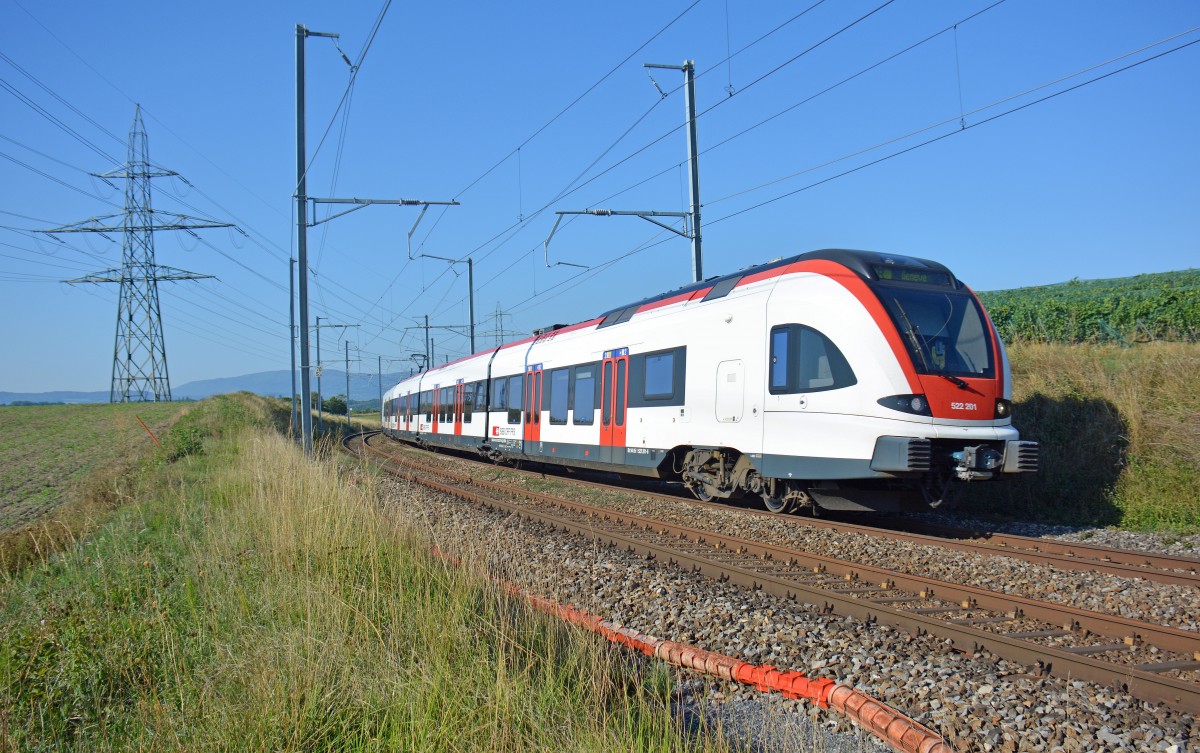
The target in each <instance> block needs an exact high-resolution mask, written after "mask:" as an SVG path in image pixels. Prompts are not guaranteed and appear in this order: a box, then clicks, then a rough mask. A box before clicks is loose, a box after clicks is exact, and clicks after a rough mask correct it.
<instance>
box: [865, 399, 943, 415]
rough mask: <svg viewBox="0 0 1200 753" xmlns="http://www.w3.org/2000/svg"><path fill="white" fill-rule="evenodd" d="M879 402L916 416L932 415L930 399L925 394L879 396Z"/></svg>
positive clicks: (884, 405) (886, 406)
mask: <svg viewBox="0 0 1200 753" xmlns="http://www.w3.org/2000/svg"><path fill="white" fill-rule="evenodd" d="M878 402H879V404H880V405H882V406H883V407H885V408H891V409H892V410H898V411H900V412H902V413H911V414H912V415H914V416H932V415H933V414H932V413H931V412H930V410H929V400H928V399H926V397H925V396H924V395H891V396H889V397H881V398H879V401H878Z"/></svg>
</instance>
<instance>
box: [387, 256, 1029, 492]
mask: <svg viewBox="0 0 1200 753" xmlns="http://www.w3.org/2000/svg"><path fill="white" fill-rule="evenodd" d="M381 421H382V427H383V431H384V432H385V433H386V434H388V435H390V436H392V437H394V438H396V439H399V440H401V441H405V442H410V443H415V444H418V445H421V446H425V447H432V448H447V449H456V450H464V451H469V452H472V453H479V454H481V455H483V456H485V457H487V458H490V459H492V460H495V461H498V462H517V463H524V462H535V463H543V464H554V465H559V466H565V467H566V468H567V469H568V470H575V469H592V470H599V471H611V472H615V473H618V474H622V475H627V476H642V477H652V478H656V479H662V480H664V481H667V482H678V483H682V484H683V485H684V486H686V487H687V489H689V490H690V491H691V492H692V493H693V494H694V495H695V496H696V497H697V498H699V499H701V500H705V501H710V500H732V499H738V500H744V499H747V498H748V499H750V500H751V501H755V498H757V500H761V503H762V504H763V505H764V506H765V507H766V509H767V510H770V511H771V512H775V513H786V512H790V511H794V510H798V509H802V508H807V509H809V510H811V511H812V512H819V511H821V510H856V511H888V510H896V509H905V508H911V507H913V506H916V507H918V508H925V509H927V508H929V507H938V506H940V505H943V504H945V503H947V502H948V501H950V500H953V499H955V497H956V495H958V494H960V492H961V489H963V488H965V487H966V486H967V485H968V484H971V483H977V482H984V481H988V482H991V481H992V480H994V479H1000V478H1004V477H1013V476H1015V475H1017V474H1023V473H1032V472H1036V471H1037V469H1038V462H1039V452H1038V443H1037V442H1035V441H1030V440H1025V439H1021V437H1020V435H1019V432H1018V431H1017V429H1016V428H1015V427H1013V425H1012V375H1011V370H1010V367H1009V361H1008V356H1007V353H1006V352H1005V349H1004V344H1003V342H1001V340H1000V337H999V336H998V334H997V332H996V328H995V326H994V325H993V324H992V322H991V319H990V318H989V317H988V314H987V312H986V311H985V309H984V307H983V305H982V304H981V303H980V301H979V299H978V297H977V296H976V295H975V294H974V292H972V291H971V289H970V288H968V287H967V286H966V285H965V284H963V283H962V282H961V281H960V280H959V279H958V278H957V277H955V276H954V274H953V273H952V272H951V271H950V270H949V269H948V268H947V267H945V266H943V265H942V264H939V263H937V262H934V261H929V260H927V259H920V258H915V257H908V256H901V255H896V254H886V253H876V252H871V251H855V250H847V249H826V250H820V251H812V252H809V253H805V254H800V255H798V256H793V257H790V258H781V259H777V260H774V261H771V262H768V263H765V264H760V265H758V266H752V267H749V268H746V269H743V270H741V271H738V272H736V273H733V274H728V275H725V276H721V277H716V278H711V279H708V280H705V281H703V282H700V283H695V284H692V285H689V286H686V287H682V288H679V289H677V290H673V291H671V292H668V293H664V294H661V295H657V296H653V297H650V298H647V299H645V300H642V301H638V302H636V303H631V304H626V305H623V306H619V307H617V308H614V309H612V310H610V311H607V312H606V313H604V314H603V315H601V316H597V317H595V318H592V319H589V320H587V321H583V322H579V323H576V324H571V325H557V324H556V325H553V326H550V327H546V328H544V329H541V330H535V331H534V333H533V334H532V335H531V336H530V337H527V338H525V339H522V340H518V341H516V342H510V343H506V344H504V345H500V346H498V347H495V348H492V349H489V350H486V351H482V352H479V353H474V354H472V355H469V356H466V357H464V358H460V359H458V360H456V361H452V362H449V363H446V364H443V365H440V366H434V367H431V368H428V369H427V370H424V371H421V372H420V373H418V374H414V375H412V376H410V377H408V378H406V379H404V380H402V381H400V382H399V383H398V384H396V385H395V386H393V387H392V388H391V389H389V390H388V391H387V392H386V393H385V395H384V400H383V404H382V406H381ZM755 503H757V502H755Z"/></svg>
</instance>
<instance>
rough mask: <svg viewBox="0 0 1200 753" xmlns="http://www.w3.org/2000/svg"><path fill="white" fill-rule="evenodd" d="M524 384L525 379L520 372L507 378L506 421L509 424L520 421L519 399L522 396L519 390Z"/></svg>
mask: <svg viewBox="0 0 1200 753" xmlns="http://www.w3.org/2000/svg"><path fill="white" fill-rule="evenodd" d="M524 385H525V380H524V379H523V378H522V376H521V375H520V374H518V375H516V376H511V377H509V378H508V422H509V423H510V424H519V423H521V399H522V397H523V395H522V394H521V390H522V389H523V388H524Z"/></svg>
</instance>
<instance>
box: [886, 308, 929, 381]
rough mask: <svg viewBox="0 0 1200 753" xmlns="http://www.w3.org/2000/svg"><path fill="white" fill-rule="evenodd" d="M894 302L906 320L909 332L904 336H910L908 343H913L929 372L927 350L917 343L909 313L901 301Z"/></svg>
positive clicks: (914, 328) (915, 332)
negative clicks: (926, 357)
mask: <svg viewBox="0 0 1200 753" xmlns="http://www.w3.org/2000/svg"><path fill="white" fill-rule="evenodd" d="M892 302H893V303H895V304H896V310H897V311H899V312H900V316H901V317H903V318H904V325H905V327H906V328H907V331H906V332H905V333H904V334H906V335H908V341H909V342H910V343H912V346H913V350H915V351H916V352H917V355H919V356H920V357H921V365H922V366H924V367H925V368H926V369H927V370H928V369H929V362H928V361H926V360H925V349H924V348H922V347H921V343H920V342H918V341H917V331H916V327H914V326H913V323H912V322H911V321H909V319H908V313H907V312H906V311H905V310H904V306H902V305H901V304H900V299H899V298H893V299H892Z"/></svg>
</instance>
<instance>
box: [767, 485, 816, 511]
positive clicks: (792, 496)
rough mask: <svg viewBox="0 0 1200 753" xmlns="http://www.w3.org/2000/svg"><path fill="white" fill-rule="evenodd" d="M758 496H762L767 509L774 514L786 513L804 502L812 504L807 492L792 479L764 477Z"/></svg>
mask: <svg viewBox="0 0 1200 753" xmlns="http://www.w3.org/2000/svg"><path fill="white" fill-rule="evenodd" d="M758 496H759V497H761V498H762V501H763V506H764V507H766V508H767V511H768V512H772V513H775V514H776V515H786V514H787V513H790V512H793V511H794V510H796V508H798V507H801V506H803V505H805V504H807V505H809V506H811V505H812V498H810V497H809V496H808V492H806V491H804V490H803V489H801V488H800V486H799V485H798V484H797V483H796V482H794V481H784V480H782V479H766V482H765V483H764V484H762V486H761V487H760V491H759V493H758Z"/></svg>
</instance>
